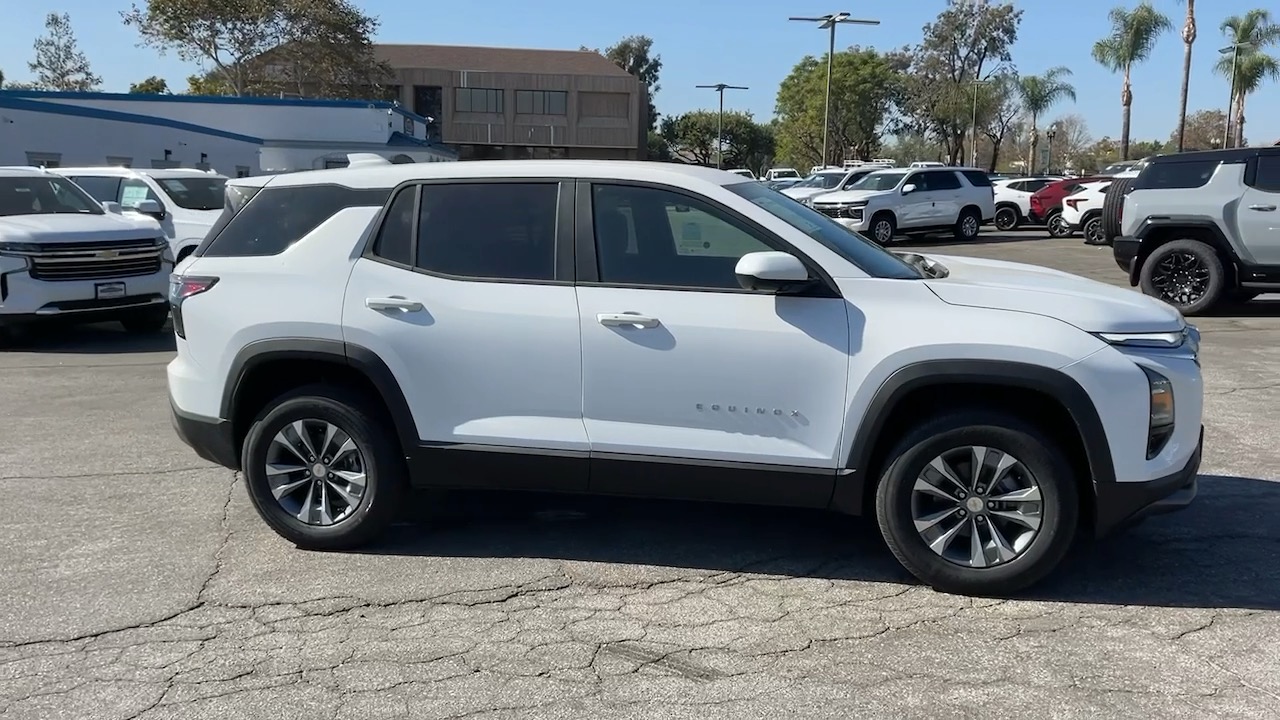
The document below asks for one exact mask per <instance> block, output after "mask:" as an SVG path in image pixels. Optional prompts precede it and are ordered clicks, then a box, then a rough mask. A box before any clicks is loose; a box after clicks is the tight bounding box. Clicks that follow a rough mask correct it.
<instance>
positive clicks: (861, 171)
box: [781, 168, 875, 205]
mask: <svg viewBox="0 0 1280 720" xmlns="http://www.w3.org/2000/svg"><path fill="white" fill-rule="evenodd" d="M873 170H875V168H856V169H844V168H838V169H835V170H820V171H818V172H816V173H814V174H812V175H810V176H809V177H807V178H805V179H804V180H801V181H800V182H798V183H796V184H795V185H792V186H791V187H789V188H786V189H784V190H782V191H781V192H782V194H783V195H786V196H787V197H789V198H795V199H796V200H799V201H800V202H802V203H805V204H806V205H812V204H813V199H814V198H816V197H818V196H820V195H825V194H827V193H829V192H836V191H839V190H848V189H849V188H850V187H853V184H854V183H856V182H858V181H859V180H861V179H862V178H864V177H866V176H867V175H870V174H871V172H872V171H873Z"/></svg>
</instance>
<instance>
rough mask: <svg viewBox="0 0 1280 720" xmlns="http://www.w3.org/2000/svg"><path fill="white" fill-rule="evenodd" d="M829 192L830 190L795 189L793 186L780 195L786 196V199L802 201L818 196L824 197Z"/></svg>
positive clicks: (813, 188) (814, 188) (816, 188)
mask: <svg viewBox="0 0 1280 720" xmlns="http://www.w3.org/2000/svg"><path fill="white" fill-rule="evenodd" d="M829 192H831V189H830V188H820V187H795V186H794V185H793V186H791V187H789V188H785V189H784V190H783V191H782V194H783V195H786V196H787V197H790V198H794V199H796V200H804V199H805V198H811V197H816V196H818V195H826V194H827V193H829Z"/></svg>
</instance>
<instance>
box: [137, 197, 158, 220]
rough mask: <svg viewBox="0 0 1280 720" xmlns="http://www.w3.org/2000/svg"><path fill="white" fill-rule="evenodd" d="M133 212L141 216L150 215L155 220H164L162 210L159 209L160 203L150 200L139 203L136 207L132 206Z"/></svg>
mask: <svg viewBox="0 0 1280 720" xmlns="http://www.w3.org/2000/svg"><path fill="white" fill-rule="evenodd" d="M133 210H134V212H140V213H142V214H143V215H150V216H151V217H153V218H155V219H157V220H163V219H164V208H162V207H160V203H158V202H156V201H155V200H152V199H151V198H147V199H146V200H142V201H140V202H139V203H138V204H137V205H134V206H133Z"/></svg>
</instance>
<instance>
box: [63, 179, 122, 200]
mask: <svg viewBox="0 0 1280 720" xmlns="http://www.w3.org/2000/svg"><path fill="white" fill-rule="evenodd" d="M71 181H72V182H74V183H75V184H77V185H79V186H80V189H81V190H84V191H85V192H87V193H89V197H91V198H93V199H94V200H97V201H98V202H115V201H116V195H117V193H118V192H119V191H120V178H118V177H102V176H98V175H77V176H75V177H73V178H71Z"/></svg>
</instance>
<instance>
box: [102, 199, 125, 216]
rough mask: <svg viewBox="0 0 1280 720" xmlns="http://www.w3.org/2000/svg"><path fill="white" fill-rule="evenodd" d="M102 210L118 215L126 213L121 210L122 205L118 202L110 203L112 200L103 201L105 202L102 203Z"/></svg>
mask: <svg viewBox="0 0 1280 720" xmlns="http://www.w3.org/2000/svg"><path fill="white" fill-rule="evenodd" d="M102 209H103V210H106V211H107V212H109V213H115V214H116V215H119V214H120V213H122V212H124V211H123V210H121V208H120V203H118V202H112V201H110V200H103V201H102Z"/></svg>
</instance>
